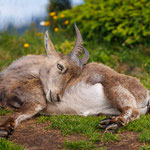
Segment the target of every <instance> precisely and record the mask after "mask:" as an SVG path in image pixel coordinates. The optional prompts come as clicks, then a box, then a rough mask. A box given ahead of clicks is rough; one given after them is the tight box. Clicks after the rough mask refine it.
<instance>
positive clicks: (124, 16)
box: [56, 0, 150, 45]
mask: <svg viewBox="0 0 150 150" xmlns="http://www.w3.org/2000/svg"><path fill="white" fill-rule="evenodd" d="M149 8H150V1H149V0H140V1H139V0H130V1H129V0H123V1H122V0H117V1H114V0H107V1H106V0H94V1H93V0H85V4H83V5H79V6H76V7H74V8H73V9H70V10H65V11H62V12H61V13H60V14H59V16H61V15H62V14H64V15H65V16H66V19H69V20H70V25H69V26H68V29H70V28H72V24H73V23H74V22H76V23H77V24H78V26H79V27H80V29H81V32H82V34H83V35H84V38H87V39H90V40H91V39H97V40H98V41H101V40H102V41H109V42H110V41H113V42H114V41H117V42H118V41H119V42H122V43H123V45H125V44H133V43H143V42H144V41H148V39H149V37H150V17H149V16H150V9H149ZM61 19H62V18H61V17H59V18H58V19H57V20H56V22H58V24H61Z"/></svg>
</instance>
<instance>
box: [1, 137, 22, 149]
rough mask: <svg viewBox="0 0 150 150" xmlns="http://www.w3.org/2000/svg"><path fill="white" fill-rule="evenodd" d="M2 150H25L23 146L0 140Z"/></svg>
mask: <svg viewBox="0 0 150 150" xmlns="http://www.w3.org/2000/svg"><path fill="white" fill-rule="evenodd" d="M0 150H24V148H23V147H22V146H19V145H17V144H15V143H12V142H10V141H8V140H6V139H3V138H0Z"/></svg>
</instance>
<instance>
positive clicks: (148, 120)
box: [121, 114, 150, 132]
mask: <svg viewBox="0 0 150 150" xmlns="http://www.w3.org/2000/svg"><path fill="white" fill-rule="evenodd" d="M123 129H124V130H125V129H126V130H129V131H133V132H143V131H145V130H150V114H147V115H141V116H140V119H137V120H135V121H133V122H130V123H129V124H128V125H127V126H125V127H124V128H123ZM121 130H122V129H121Z"/></svg>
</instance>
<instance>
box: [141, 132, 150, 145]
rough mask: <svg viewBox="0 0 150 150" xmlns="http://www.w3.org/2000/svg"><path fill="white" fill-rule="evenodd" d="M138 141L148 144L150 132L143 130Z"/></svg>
mask: <svg viewBox="0 0 150 150" xmlns="http://www.w3.org/2000/svg"><path fill="white" fill-rule="evenodd" d="M139 141H141V142H146V143H150V130H145V131H144V132H142V133H141V134H140V135H139Z"/></svg>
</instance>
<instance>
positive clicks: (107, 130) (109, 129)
mask: <svg viewBox="0 0 150 150" xmlns="http://www.w3.org/2000/svg"><path fill="white" fill-rule="evenodd" d="M118 129H119V126H118V124H116V123H112V124H109V125H108V126H107V127H106V128H105V133H115V132H116V131H117V130H118Z"/></svg>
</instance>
